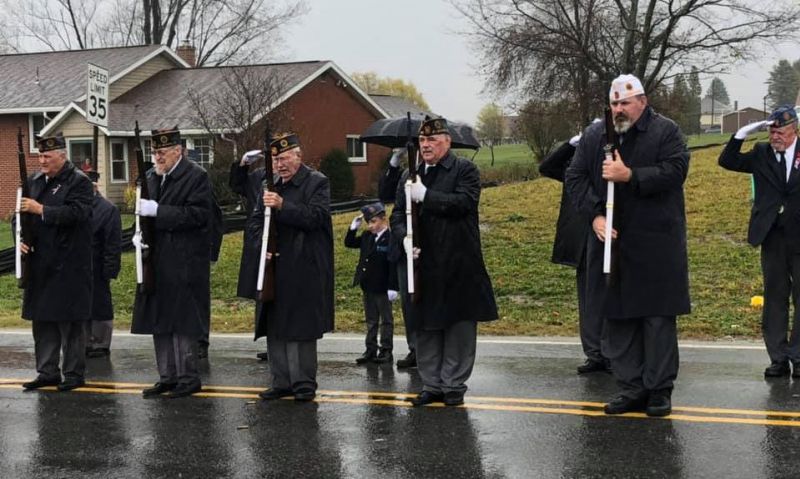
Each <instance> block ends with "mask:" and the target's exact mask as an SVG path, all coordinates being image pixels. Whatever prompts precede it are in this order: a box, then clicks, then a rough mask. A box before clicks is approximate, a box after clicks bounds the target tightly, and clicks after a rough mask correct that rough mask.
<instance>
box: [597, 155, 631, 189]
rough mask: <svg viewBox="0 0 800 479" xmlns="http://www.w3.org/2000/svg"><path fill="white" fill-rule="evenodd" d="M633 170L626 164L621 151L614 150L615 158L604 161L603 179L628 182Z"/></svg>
mask: <svg viewBox="0 0 800 479" xmlns="http://www.w3.org/2000/svg"><path fill="white" fill-rule="evenodd" d="M631 175H633V171H632V170H631V169H630V168H628V167H627V166H625V163H623V162H622V157H621V156H619V152H618V151H616V150H614V159H613V160H604V161H603V179H604V180H607V181H613V182H614V183H627V182H629V181H630V180H631Z"/></svg>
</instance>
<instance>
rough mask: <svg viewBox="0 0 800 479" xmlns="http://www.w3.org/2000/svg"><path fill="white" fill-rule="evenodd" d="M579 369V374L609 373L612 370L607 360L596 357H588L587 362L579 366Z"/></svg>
mask: <svg viewBox="0 0 800 479" xmlns="http://www.w3.org/2000/svg"><path fill="white" fill-rule="evenodd" d="M577 369H578V374H588V373H601V372H602V373H607V372H610V371H611V369H610V368H609V366H608V362H607V361H597V360H594V359H587V360H586V362H585V363H583V364H581V365H580V366H578V368H577Z"/></svg>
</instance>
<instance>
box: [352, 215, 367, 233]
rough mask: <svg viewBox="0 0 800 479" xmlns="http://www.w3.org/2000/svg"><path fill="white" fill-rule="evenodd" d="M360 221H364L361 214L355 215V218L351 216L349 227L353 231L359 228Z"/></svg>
mask: <svg viewBox="0 0 800 479" xmlns="http://www.w3.org/2000/svg"><path fill="white" fill-rule="evenodd" d="M362 221H364V217H363V216H361V215H358V216H356V217H355V218H353V222H352V223H350V229H351V230H353V231H355V230H357V229H359V228H361V222H362Z"/></svg>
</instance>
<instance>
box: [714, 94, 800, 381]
mask: <svg viewBox="0 0 800 479" xmlns="http://www.w3.org/2000/svg"><path fill="white" fill-rule="evenodd" d="M765 126H769V142H759V143H756V144H755V146H754V147H753V149H752V150H750V151H748V152H746V153H743V152H742V151H741V149H742V143H744V140H745V139H746V138H747V136H748V135H750V134H752V133H755V132H756V131H758V130H759V129H761V128H763V127H765ZM719 164H720V166H722V167H723V168H725V169H728V170H731V171H739V172H743V173H750V174H752V175H753V181H754V182H755V199H754V203H753V209H752V213H751V215H750V227H749V230H748V233H747V241H748V242H749V243H750V244H751V245H753V246H759V245H761V271H762V273H763V275H764V309H763V311H762V313H761V331H762V334H763V335H764V343H766V345H767V354H769V359H770V361H771V364H770V365H769V367H767V369H766V370H764V376H766V377H782V376H789V373H790V372H791V374H792V377H795V378H800V312H798V304H800V303H799V301H800V281H798V278H800V255H798V253H800V169H799V168H800V148H798V145H797V113H795V110H794V107H793V106H791V105H786V106H781V107H779V108H777V109H776V110H775V111H773V112H772V114H771V115H770V116H769V118H768V119H767V120H765V121H760V122H756V123H753V124H750V125H747V126H745V127H743V128H741V129H739V131H737V132H736V134H735V135H734V136H733V138H731V139H730V141H729V142H728V144H727V145H726V146H725V149H724V150H723V151H722V154H721V155H720V157H719ZM789 299H791V302H792V304H793V305H794V314H793V315H792V320H791V323H790V321H789V317H790V316H789ZM790 324H791V328H790ZM790 329H791V333H790ZM790 362H791V363H792V369H793V371H790V368H789V363H790Z"/></svg>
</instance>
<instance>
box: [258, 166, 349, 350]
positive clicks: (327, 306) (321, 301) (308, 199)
mask: <svg viewBox="0 0 800 479" xmlns="http://www.w3.org/2000/svg"><path fill="white" fill-rule="evenodd" d="M275 188H276V192H277V193H278V194H279V195H280V196H281V197H282V198H283V207H282V208H281V209H280V210H279V211H275V209H273V213H272V220H271V221H275V222H276V223H275V230H276V236H277V245H276V249H277V253H278V256H277V257H276V259H275V300H274V301H271V302H269V303H266V304H265V306H264V307H263V308H256V310H257V311H258V310H259V309H260V310H261V314H260V315H259V316H258V317H257V318H256V335H255V336H256V339H258V338H260V337H262V336H271V337H274V338H276V339H279V340H282V341H310V340H315V339H320V338H321V337H322V335H323V334H324V333H327V332H330V331H333V316H334V306H333V304H334V303H333V226H332V223H331V212H330V201H331V200H330V198H331V190H330V182H329V181H328V178H327V177H325V175H323V174H322V173H320V172H318V171H314V170H312V169H311V168H309V167H307V166H305V165H301V166H300V169H299V170H298V171H297V173H295V175H294V176H293V177H292V179H291V180H289V181H288V182H287V183H284V182H283V180H282V179H281V180H278V181H277V182H276V185H275ZM253 217H254V221H251V222H250V223H249V224H248V228H249V229H252V231H251V235H252V237H254V238H258V240H257V246H258V251H259V252H260V248H261V231H262V229H263V225H264V223H263V217H264V202H263V201H258V202H257V203H256V207H255V208H254V209H253ZM258 218H260V219H261V221H257V220H256V219H258ZM257 314H258V313H257Z"/></svg>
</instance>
